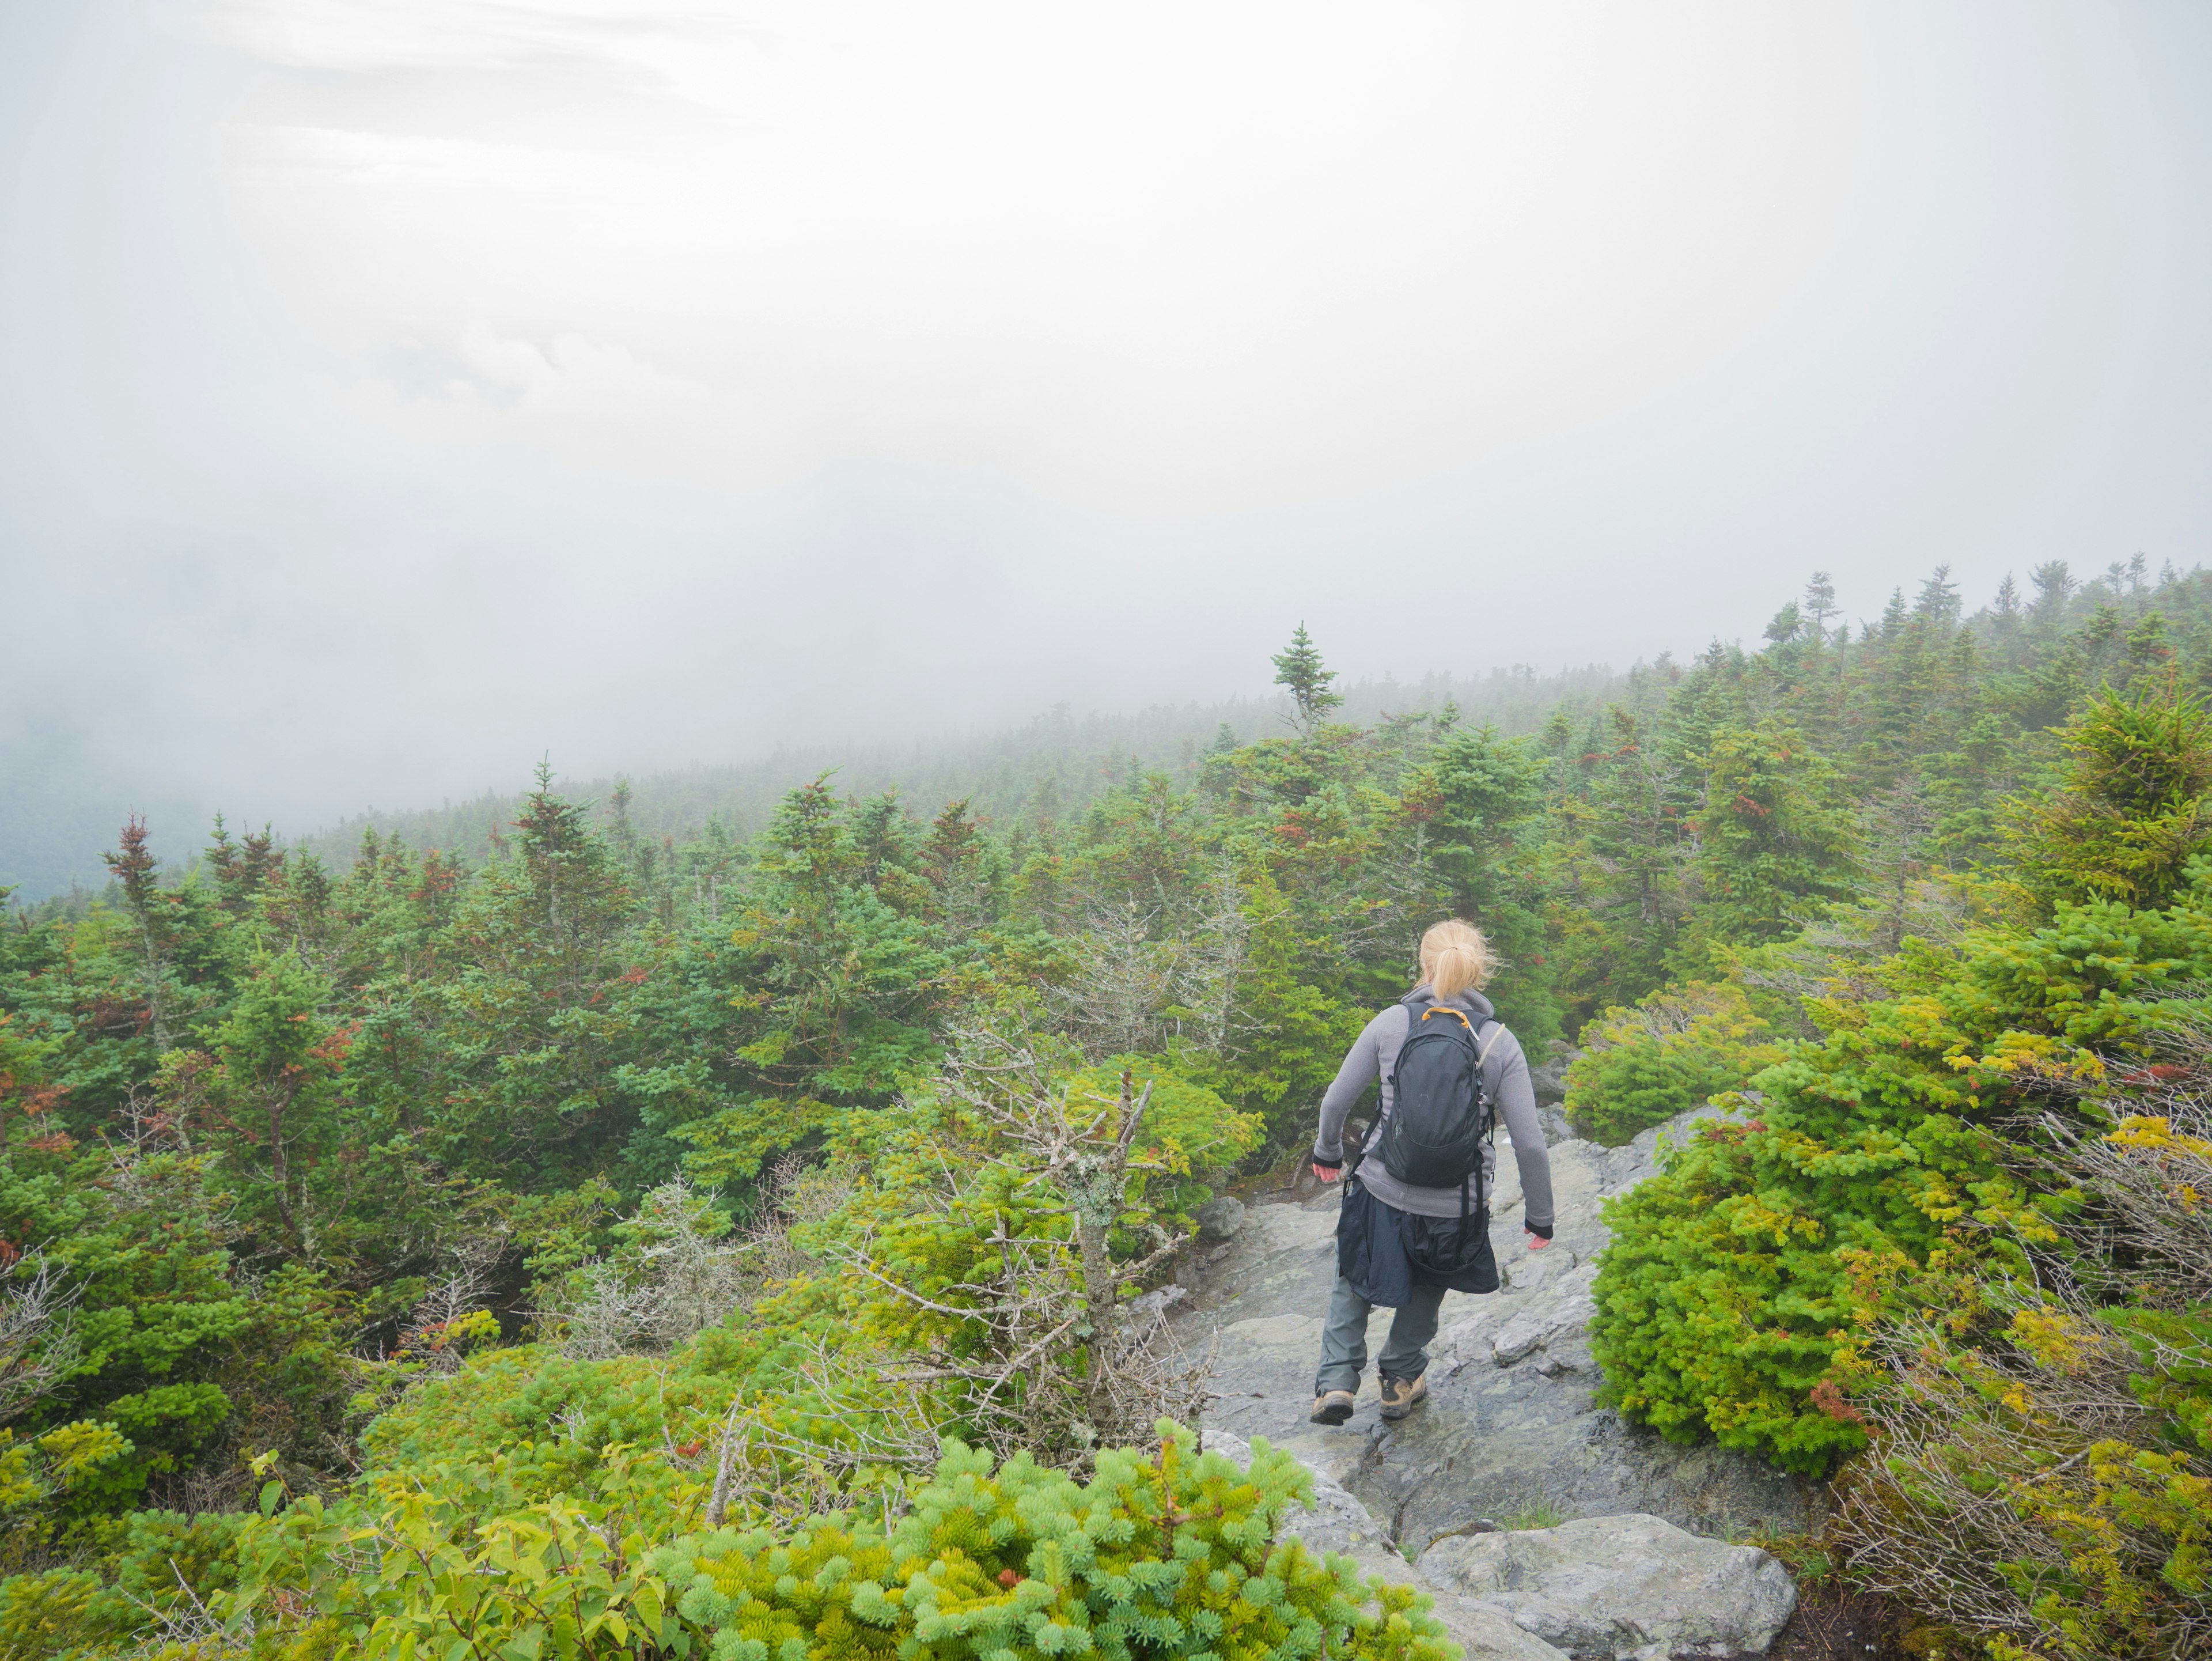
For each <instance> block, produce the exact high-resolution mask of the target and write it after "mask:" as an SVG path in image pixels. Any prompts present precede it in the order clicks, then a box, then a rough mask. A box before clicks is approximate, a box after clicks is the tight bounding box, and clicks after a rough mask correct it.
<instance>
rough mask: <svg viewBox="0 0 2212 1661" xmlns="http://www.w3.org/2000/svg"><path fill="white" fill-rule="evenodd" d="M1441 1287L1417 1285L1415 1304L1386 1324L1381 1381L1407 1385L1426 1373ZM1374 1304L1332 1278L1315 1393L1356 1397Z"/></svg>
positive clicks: (1401, 1309) (1364, 1365)
mask: <svg viewBox="0 0 2212 1661" xmlns="http://www.w3.org/2000/svg"><path fill="white" fill-rule="evenodd" d="M1443 1301H1444V1288H1443V1287H1440V1286H1416V1287H1414V1288H1413V1301H1412V1302H1410V1303H1407V1304H1401V1305H1399V1308H1398V1313H1397V1315H1396V1317H1395V1318H1394V1319H1393V1320H1392V1321H1391V1323H1390V1339H1389V1342H1388V1343H1386V1344H1384V1345H1383V1354H1382V1358H1381V1360H1378V1361H1377V1362H1376V1367H1377V1369H1378V1370H1379V1371H1380V1372H1382V1374H1383V1377H1384V1378H1396V1379H1400V1380H1401V1381H1410V1380H1412V1379H1415V1378H1419V1377H1420V1376H1421V1375H1422V1374H1423V1373H1424V1372H1427V1371H1428V1370H1429V1352H1428V1342H1429V1340H1430V1339H1431V1338H1433V1337H1435V1336H1436V1335H1437V1311H1439V1310H1440V1309H1442V1308H1443ZM1374 1307H1375V1305H1372V1304H1370V1303H1369V1302H1368V1301H1367V1299H1364V1298H1363V1297H1361V1296H1360V1295H1359V1294H1358V1293H1357V1292H1355V1291H1353V1290H1352V1282H1351V1281H1347V1280H1346V1279H1345V1278H1344V1276H1342V1275H1338V1276H1337V1277H1336V1290H1335V1291H1334V1292H1333V1293H1330V1294H1329V1299H1328V1323H1327V1324H1325V1325H1324V1326H1323V1327H1322V1332H1321V1371H1320V1372H1316V1374H1314V1394H1315V1395H1316V1396H1319V1395H1322V1394H1323V1393H1324V1392H1326V1391H1328V1390H1350V1391H1351V1392H1352V1394H1353V1395H1355V1396H1357V1395H1358V1393H1359V1375H1360V1374H1361V1373H1363V1372H1365V1371H1366V1370H1367V1317H1368V1314H1369V1312H1370V1311H1372V1310H1373V1309H1374Z"/></svg>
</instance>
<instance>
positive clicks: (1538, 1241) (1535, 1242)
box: [1528, 1234, 1552, 1251]
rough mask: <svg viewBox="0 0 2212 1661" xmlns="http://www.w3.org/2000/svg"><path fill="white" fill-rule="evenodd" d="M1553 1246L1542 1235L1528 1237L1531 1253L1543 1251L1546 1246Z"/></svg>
mask: <svg viewBox="0 0 2212 1661" xmlns="http://www.w3.org/2000/svg"><path fill="white" fill-rule="evenodd" d="M1549 1244H1552V1243H1551V1242H1550V1241H1549V1240H1547V1239H1546V1238H1544V1237H1543V1236H1542V1235H1541V1234H1531V1235H1530V1236H1529V1237H1528V1250H1531V1251H1541V1250H1543V1249H1544V1248H1545V1247H1546V1246H1547V1245H1549Z"/></svg>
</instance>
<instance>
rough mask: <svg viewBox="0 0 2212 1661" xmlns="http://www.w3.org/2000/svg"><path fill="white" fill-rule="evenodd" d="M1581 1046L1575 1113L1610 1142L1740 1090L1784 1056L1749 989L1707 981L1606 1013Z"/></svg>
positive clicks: (1579, 1125)
mask: <svg viewBox="0 0 2212 1661" xmlns="http://www.w3.org/2000/svg"><path fill="white" fill-rule="evenodd" d="M1582 1043H1583V1053H1582V1054H1581V1055H1580V1056H1577V1057H1576V1058H1575V1061H1574V1063H1573V1065H1572V1066H1571V1067H1569V1068H1567V1113H1568V1116H1570V1117H1571V1119H1572V1120H1573V1122H1574V1124H1575V1128H1576V1129H1577V1130H1579V1131H1581V1132H1582V1133H1583V1135H1587V1136H1589V1137H1590V1138H1592V1139H1593V1140H1595V1141H1601V1142H1603V1143H1604V1144H1605V1145H1606V1146H1607V1147H1619V1146H1620V1144H1621V1143H1623V1142H1626V1141H1629V1140H1630V1139H1632V1137H1634V1136H1635V1135H1636V1134H1637V1132H1638V1131H1640V1130H1644V1129H1649V1128H1650V1126H1652V1125H1655V1124H1663V1123H1666V1122H1667V1121H1668V1119H1671V1118H1673V1117H1674V1116H1675V1115H1676V1114H1678V1113H1685V1112H1687V1111H1688V1110H1690V1109H1692V1108H1693V1107H1702V1106H1703V1105H1704V1104H1705V1103H1707V1102H1709V1101H1711V1099H1712V1098H1714V1097H1716V1096H1717V1095H1720V1094H1721V1093H1722V1092H1724V1091H1729V1090H1735V1089H1738V1088H1740V1087H1741V1086H1742V1085H1743V1083H1744V1081H1745V1080H1747V1079H1748V1078H1750V1077H1751V1075H1752V1074H1754V1073H1756V1072H1758V1071H1759V1069H1760V1068H1764V1067H1766V1066H1768V1065H1770V1064H1771V1063H1772V1062H1777V1061H1779V1060H1780V1059H1781V1058H1782V1051H1781V1049H1780V1048H1779V1047H1778V1045H1777V1044H1776V1043H1774V1040H1773V1030H1772V1029H1771V1027H1770V1026H1768V1025H1767V1024H1766V1022H1765V1020H1763V1019H1761V1018H1760V1017H1759V1013H1758V1012H1757V1011H1755V1010H1753V1008H1752V1007H1751V1001H1750V1000H1749V999H1747V997H1745V995H1744V994H1743V990H1742V989H1741V988H1740V987H1735V986H1729V985H1714V984H1711V983H1707V982H1704V981H1692V982H1690V983H1687V984H1686V985H1683V986H1680V987H1670V988H1668V989H1666V990H1664V991H1661V992H1654V993H1653V994H1651V995H1650V996H1649V997H1647V998H1644V999H1643V1000H1642V1001H1639V1002H1638V1004H1637V1005H1636V1006H1635V1007H1633V1008H1632V1009H1620V1008H1615V1009H1608V1010H1607V1011H1606V1012H1605V1013H1604V1014H1603V1015H1602V1016H1601V1017H1599V1019H1596V1020H1595V1021H1593V1022H1592V1023H1591V1024H1590V1025H1589V1026H1587V1027H1585V1028H1583V1036H1582Z"/></svg>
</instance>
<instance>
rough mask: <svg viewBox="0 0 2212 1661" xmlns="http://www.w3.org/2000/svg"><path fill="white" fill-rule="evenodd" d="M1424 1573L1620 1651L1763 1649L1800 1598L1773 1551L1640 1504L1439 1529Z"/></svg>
mask: <svg viewBox="0 0 2212 1661" xmlns="http://www.w3.org/2000/svg"><path fill="white" fill-rule="evenodd" d="M1420 1575H1421V1578H1422V1579H1424V1580H1426V1581H1427V1582H1428V1583H1429V1584H1430V1585H1433V1586H1435V1587H1436V1588H1437V1590H1438V1591H1443V1592H1453V1593H1456V1594H1458V1595H1460V1596H1461V1597H1467V1598H1470V1599H1472V1600H1474V1602H1475V1603H1479V1604H1486V1605H1488V1606H1489V1607H1491V1608H1492V1609H1498V1610H1499V1611H1501V1612H1503V1613H1504V1614H1506V1615H1510V1616H1511V1617H1512V1619H1513V1621H1514V1624H1515V1625H1516V1626H1518V1627H1520V1628H1522V1630H1523V1631H1526V1632H1531V1633H1534V1634H1536V1635H1537V1636H1539V1637H1541V1638H1542V1639H1543V1640H1545V1641H1546V1642H1547V1643H1549V1644H1553V1645H1555V1646H1558V1647H1559V1648H1561V1649H1565V1650H1568V1651H1571V1652H1573V1653H1574V1654H1576V1655H1577V1656H1583V1655H1589V1654H1591V1653H1597V1654H1604V1655H1611V1656H1613V1657H1615V1658H1623V1661H1625V1658H1631V1657H1633V1658H1636V1661H1681V1658H1686V1657H1695V1656H1711V1657H1732V1656H1740V1655H1764V1654H1765V1652H1766V1651H1767V1648H1768V1646H1770V1645H1771V1644H1772V1643H1773V1642H1774V1640H1775V1637H1776V1635H1777V1634H1779V1633H1780V1632H1781V1630H1782V1628H1784V1626H1785V1625H1786V1624H1788V1622H1789V1620H1790V1611H1791V1610H1793V1609H1796V1606H1797V1591H1796V1587H1794V1586H1793V1585H1790V1573H1789V1571H1788V1570H1786V1569H1784V1567H1782V1565H1781V1564H1780V1563H1778V1561H1775V1560H1774V1559H1773V1558H1772V1557H1771V1556H1769V1555H1767V1554H1766V1553H1765V1552H1763V1551H1760V1550H1759V1549H1758V1548H1756V1547H1753V1546H1731V1545H1727V1544H1724V1543H1723V1542H1720V1541H1718V1540H1701V1539H1699V1538H1698V1537H1697V1536H1695V1535H1692V1534H1687V1533H1685V1532H1684V1531H1683V1530H1680V1529H1678V1528H1676V1527H1675V1526H1674V1524H1671V1523H1668V1522H1664V1521H1662V1520H1661V1519H1660V1518H1656V1517H1648V1516H1644V1515H1640V1514H1638V1515H1631V1516H1626V1517H1594V1518H1586V1519H1584V1520H1582V1521H1579V1522H1572V1523H1563V1524H1560V1525H1559V1527H1557V1528H1550V1529H1529V1530H1521V1531H1517V1532H1513V1533H1493V1534H1475V1535H1463V1536H1455V1537H1453V1538H1449V1539H1443V1540H1439V1541H1437V1542H1436V1543H1435V1544H1434V1545H1432V1546H1431V1547H1430V1548H1428V1550H1427V1551H1425V1552H1424V1553H1423V1554H1422V1555H1421V1561H1420Z"/></svg>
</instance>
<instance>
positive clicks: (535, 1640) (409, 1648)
mask: <svg viewBox="0 0 2212 1661" xmlns="http://www.w3.org/2000/svg"><path fill="white" fill-rule="evenodd" d="M1159 1428H1160V1435H1161V1439H1160V1442H1159V1444H1158V1446H1157V1447H1156V1448H1154V1449H1152V1450H1149V1451H1129V1450H1116V1451H1105V1452H1102V1453H1101V1454H1100V1455H1099V1456H1098V1458H1097V1473H1096V1475H1094V1476H1093V1478H1092V1479H1091V1482H1088V1483H1085V1484H1079V1483H1077V1482H1074V1481H1073V1479H1071V1478H1070V1477H1068V1476H1067V1475H1066V1474H1065V1473H1063V1472H1060V1471H1056V1470H1052V1469H1047V1468H1044V1467H1041V1466H1039V1465H1037V1464H1036V1463H1033V1462H1032V1461H1031V1460H1030V1459H1029V1458H1028V1457H1026V1456H1018V1457H1015V1458H1012V1459H1010V1460H1008V1461H1006V1463H1004V1464H1001V1465H1000V1466H999V1467H998V1468H997V1469H995V1470H994V1469H993V1467H992V1462H991V1459H990V1457H989V1456H988V1455H987V1454H986V1453H983V1452H981V1451H971V1450H969V1449H968V1448H966V1447H964V1446H963V1445H960V1444H959V1443H957V1442H954V1441H951V1440H949V1439H948V1440H947V1441H946V1443H945V1446H944V1449H943V1457H942V1458H941V1461H940V1463H939V1466H938V1469H937V1472H936V1475H935V1476H934V1478H933V1480H931V1481H928V1482H923V1483H921V1484H919V1485H918V1486H917V1487H916V1488H915V1489H914V1490H913V1491H912V1492H911V1493H910V1494H902V1493H899V1492H897V1491H896V1490H891V1489H887V1490H886V1491H885V1492H884V1494H882V1495H881V1496H880V1497H879V1498H878V1500H875V1501H874V1502H872V1503H869V1504H864V1505H862V1506H859V1507H857V1508H855V1509H854V1510H851V1511H848V1512H841V1513H836V1514H832V1515H829V1516H824V1517H821V1518H816V1519H813V1520H811V1521H810V1522H808V1523H807V1524H805V1525H804V1526H802V1527H800V1528H799V1529H797V1530H794V1531H791V1532H787V1533H785V1534H783V1535H781V1536H779V1535H777V1534H775V1533H773V1532H771V1531H769V1530H765V1529H747V1528H738V1527H725V1528H701V1527H699V1526H698V1524H699V1522H700V1518H701V1506H702V1501H703V1500H705V1497H706V1496H705V1494H704V1492H703V1485H702V1484H696V1483H695V1484H692V1485H690V1487H689V1488H688V1489H686V1490H684V1491H683V1492H681V1493H671V1491H669V1490H667V1489H665V1488H662V1489H659V1491H658V1492H659V1500H657V1501H656V1502H655V1503H653V1504H651V1505H648V1506H638V1505H635V1504H634V1503H632V1496H630V1495H629V1494H626V1493H624V1492H623V1491H622V1490H623V1482H621V1481H620V1480H618V1479H611V1480H609V1481H607V1482H603V1483H602V1484H601V1497H600V1498H599V1499H598V1500H592V1501H590V1502H579V1501H576V1500H572V1499H570V1498H568V1497H566V1496H561V1497H556V1498H555V1499H553V1500H547V1501H544V1502H543V1503H540V1504H538V1505H534V1506H526V1507H523V1508H520V1509H519V1510H517V1511H515V1512H510V1513H507V1514H506V1515H503V1516H501V1517H498V1518H494V1519H493V1520H492V1521H490V1522H489V1523H478V1522H477V1521H475V1520H474V1518H475V1506H474V1503H473V1500H472V1498H471V1494H469V1493H467V1492H458V1493H457V1492H453V1491H449V1490H450V1488H451V1485H452V1482H453V1481H455V1480H458V1481H459V1485H460V1487H461V1488H463V1489H466V1488H467V1487H468V1485H469V1482H470V1481H471V1480H472V1479H469V1478H466V1477H462V1478H459V1479H454V1478H450V1477H440V1476H429V1477H426V1478H424V1479H422V1480H417V1481H416V1482H410V1483H406V1484H401V1485H395V1488H394V1491H393V1493H392V1494H391V1496H390V1498H389V1499H388V1500H386V1502H385V1503H384V1504H383V1505H382V1506H380V1507H379V1508H377V1509H375V1510H374V1511H369V1510H366V1509H363V1508H362V1507H360V1506H357V1505H349V1506H340V1507H332V1508H330V1509H325V1507H324V1506H321V1505H320V1503H319V1502H318V1501H316V1500H313V1499H312V1498H310V1499H307V1500H302V1501H301V1502H300V1503H299V1504H298V1505H296V1506H292V1507H290V1508H289V1509H288V1510H287V1511H285V1512H281V1513H279V1514H278V1515H276V1516H275V1517H272V1518H267V1519H264V1520H262V1521H260V1522H258V1523H256V1524H250V1525H249V1530H248V1536H249V1537H248V1538H247V1540H246V1542H245V1545H244V1548H243V1557H244V1561H246V1565H247V1566H248V1579H247V1582H246V1584H245V1585H243V1586H241V1588H240V1591H238V1592H237V1593H236V1594H234V1595H232V1596H229V1597H223V1598H220V1599H218V1600H217V1602H216V1605H215V1607H216V1608H218V1609H221V1610H222V1612H223V1613H225V1614H226V1615H228V1617H229V1618H230V1620H231V1621H232V1622H233V1625H234V1629H239V1628H241V1627H242V1621H243V1619H244V1618H245V1617H247V1616H252V1618H253V1619H254V1620H255V1621H257V1622H258V1628H257V1636H256V1643H257V1646H279V1645H282V1644H283V1642H284V1640H285V1637H286V1635H287V1634H292V1633H298V1634H307V1633H310V1632H313V1631H317V1630H321V1629H325V1628H324V1624H323V1623H331V1625H334V1627H335V1628H336V1629H337V1631H338V1632H339V1633H340V1634H342V1635H343V1639H344V1641H345V1642H346V1643H347V1644H348V1645H349V1646H350V1648H351V1649H352V1651H353V1652H356V1653H359V1654H360V1655H362V1656H363V1657H364V1658H368V1661H381V1658H393V1661H398V1658H413V1657H416V1656H419V1655H424V1654H438V1655H449V1654H450V1655H454V1656H466V1657H475V1658H487V1661H488V1658H491V1657H494V1656H501V1657H507V1658H526V1661H553V1658H569V1657H612V1656H640V1657H644V1656H656V1657H658V1656H676V1657H690V1656H702V1657H711V1658H713V1661H810V1658H811V1661H842V1658H864V1657H865V1658H881V1661H891V1658H893V1657H896V1658H899V1661H924V1658H928V1661H1029V1658H1032V1657H1040V1658H1041V1657H1046V1656H1067V1655H1079V1654H1096V1655H1099V1656H1103V1657H1106V1658H1114V1661H1126V1658H1131V1657H1134V1656H1138V1655H1143V1656H1146V1657H1172V1656H1192V1657H1208V1658H1215V1661H1275V1658H1304V1657H1313V1658H1320V1657H1322V1656H1335V1657H1340V1658H1364V1661H1449V1655H1450V1650H1449V1646H1448V1644H1447V1642H1446V1640H1445V1637H1444V1629H1443V1625H1442V1623H1441V1622H1439V1621H1437V1619H1436V1618H1435V1617H1434V1615H1431V1613H1429V1609H1430V1608H1431V1604H1430V1602H1429V1600H1428V1599H1427V1598H1426V1597H1422V1596H1419V1595H1418V1594H1416V1593H1415V1592H1413V1591H1412V1590H1411V1589H1409V1588H1406V1587H1389V1586H1385V1585H1383V1584H1382V1583H1381V1582H1379V1581H1374V1580H1363V1579H1362V1577H1361V1576H1360V1574H1359V1573H1358V1569H1357V1567H1356V1566H1355V1565H1354V1564H1353V1563H1352V1561H1351V1560H1350V1559H1348V1558H1343V1557H1331V1558H1328V1559H1323V1558H1322V1557H1321V1556H1319V1555H1316V1554H1314V1553H1312V1552H1310V1551H1308V1550H1307V1549H1306V1548H1305V1547H1304V1545H1303V1544H1301V1543H1300V1542H1297V1541H1296V1540H1281V1539H1279V1538H1278V1534H1279V1530H1280V1529H1281V1527H1282V1524H1283V1523H1284V1520H1285V1517H1286V1515H1287V1514H1288V1513H1289V1512H1290V1511H1291V1508H1292V1507H1293V1506H1297V1505H1298V1504H1299V1503H1301V1501H1303V1500H1304V1499H1306V1498H1307V1497H1309V1496H1310V1493H1311V1480H1312V1479H1311V1477H1310V1475H1308V1474H1307V1473H1306V1471H1305V1470H1304V1468H1303V1467H1301V1466H1300V1465H1299V1464H1298V1463H1297V1461H1296V1460H1295V1459H1293V1458H1291V1457H1290V1456H1289V1455H1288V1454H1286V1453H1282V1452H1279V1451H1273V1450H1270V1449H1268V1448H1267V1445H1265V1444H1264V1443H1263V1442H1256V1441H1255V1444H1254V1447H1253V1457H1252V1462H1251V1465H1250V1469H1249V1470H1241V1469H1238V1468H1237V1465H1236V1464H1235V1463H1232V1462H1231V1461H1230V1460H1229V1459H1228V1458H1226V1457H1224V1456H1222V1455H1220V1454H1218V1453H1201V1452H1200V1451H1199V1449H1198V1446H1197V1442H1196V1439H1195V1437H1194V1435H1193V1434H1192V1433H1190V1432H1189V1431H1188V1430H1186V1429H1183V1428H1182V1427H1177V1426H1176V1425H1174V1424H1172V1423H1168V1422H1163V1423H1162V1425H1161V1426H1160V1427H1159ZM610 1458H611V1462H612V1463H614V1464H615V1465H616V1466H617V1467H619V1468H628V1469H636V1468H638V1467H641V1465H642V1464H643V1463H645V1462H642V1461H639V1462H631V1461H629V1460H628V1459H627V1457H626V1456H623V1455H622V1454H620V1453H619V1452H617V1453H615V1454H611V1456H610ZM662 1530H665V1532H663V1531H662Z"/></svg>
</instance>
